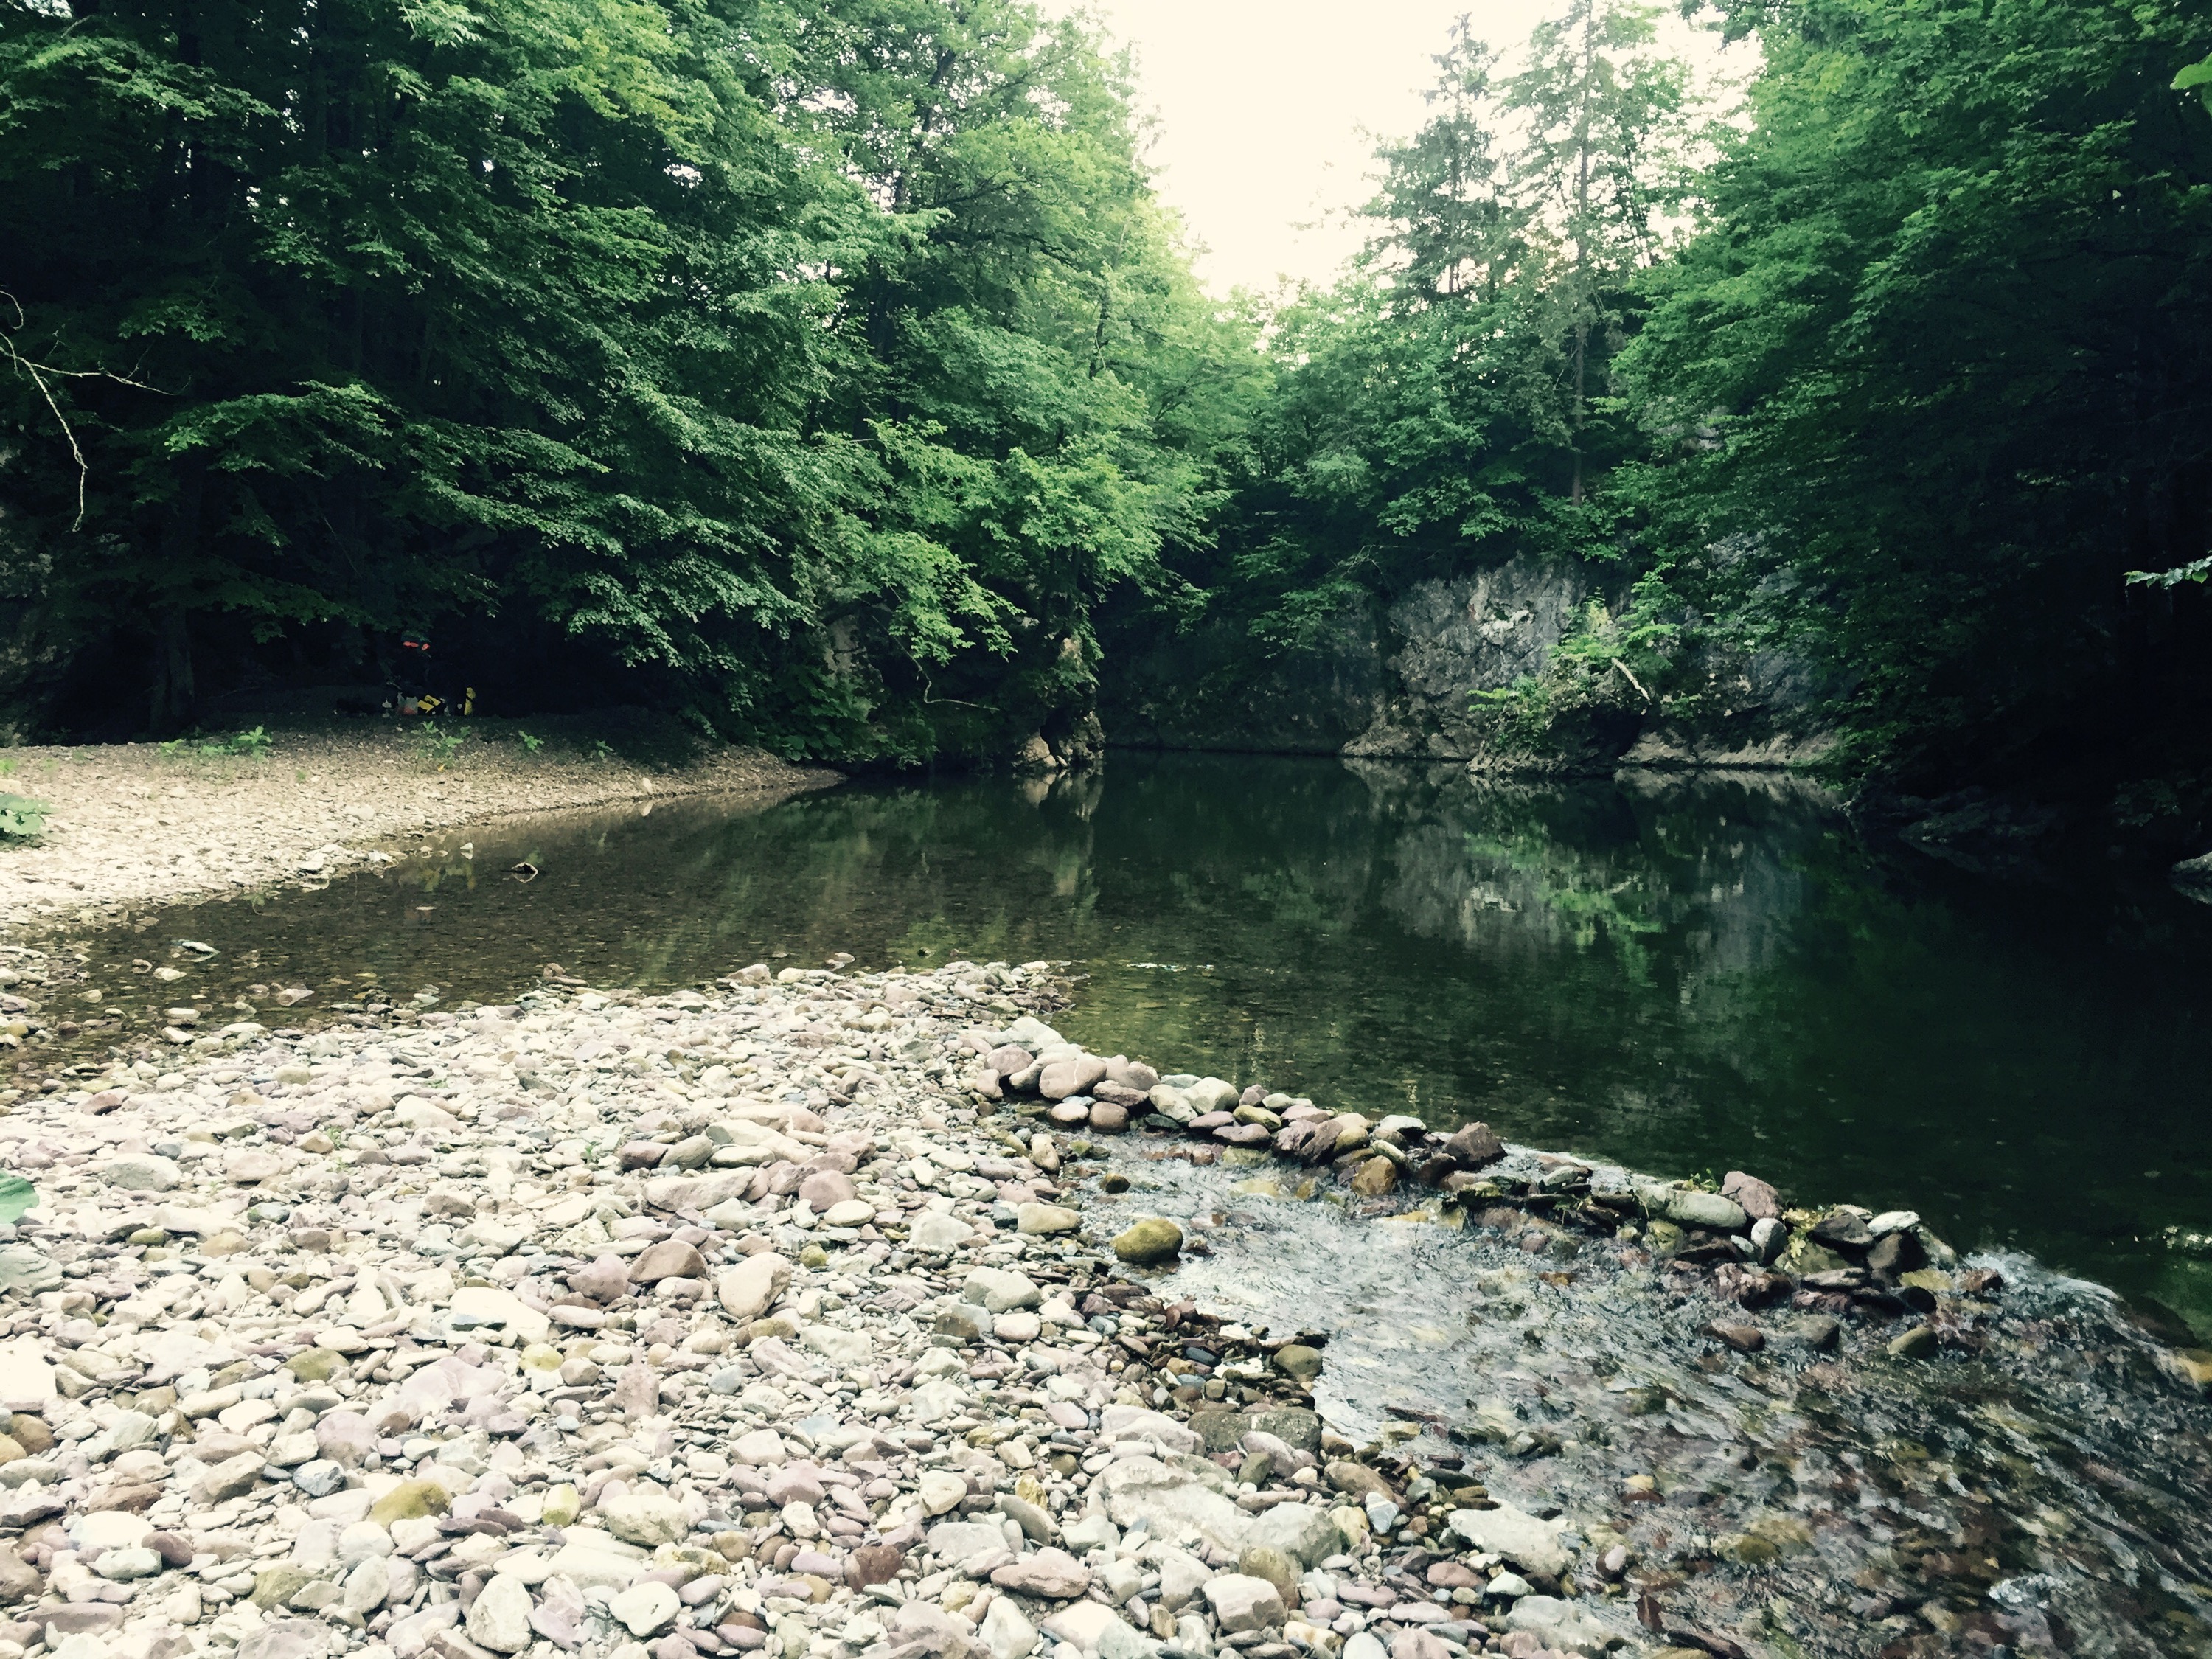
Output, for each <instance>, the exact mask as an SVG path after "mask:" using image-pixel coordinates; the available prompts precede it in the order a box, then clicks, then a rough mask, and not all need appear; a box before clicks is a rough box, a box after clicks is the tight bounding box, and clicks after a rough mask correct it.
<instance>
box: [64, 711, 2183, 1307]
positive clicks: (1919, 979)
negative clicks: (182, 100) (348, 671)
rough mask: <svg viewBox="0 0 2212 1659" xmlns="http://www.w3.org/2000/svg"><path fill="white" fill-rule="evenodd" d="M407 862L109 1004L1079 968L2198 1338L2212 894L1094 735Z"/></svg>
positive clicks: (1129, 994) (1309, 1063) (135, 954)
mask: <svg viewBox="0 0 2212 1659" xmlns="http://www.w3.org/2000/svg"><path fill="white" fill-rule="evenodd" d="M405 845H406V846H408V847H409V848H410V850H411V854H412V855H411V856H410V857H408V858H407V859H405V860H403V861H402V862H401V863H400V864H399V865H398V866H394V867H392V868H387V869H385V870H382V871H380V872H362V873H359V874H356V875H351V876H347V877H343V878H339V879H337V880H335V881H332V882H331V883H330V884H329V885H328V886H327V888H325V889H323V890H315V891H286V892H283V893H278V894H274V895H267V896H258V897H255V898H252V899H238V900H233V901H229V902H210V903H208V904H204V905H202V906H199V907H197V908H193V909H188V910H169V911H161V912H149V913H146V914H145V915H142V916H139V917H137V918H134V919H132V920H131V921H128V922H126V923H125V925H123V926H121V927H118V928H116V929H114V930H112V931H111V932H109V933H106V934H103V935H100V936H96V937H95V938H94V939H92V940H91V945H92V950H93V959H92V962H91V964H90V967H91V969H92V972H93V975H94V984H95V985H96V986H98V987H101V988H102V989H103V990H104V991H105V992H106V994H107V996H108V1000H109V1006H111V1007H113V1006H120V1007H121V1008H122V1009H124V1010H125V1012H127V1013H128V1014H129V1015H130V1016H131V1018H132V1019H133V1021H134V1022H135V1023H137V1024H140V1025H142V1026H143V1024H146V1023H147V1022H148V1021H149V1020H151V1021H153V1023H155V1024H158V1020H157V1019H155V1018H154V1016H155V1014H156V1013H158V1011H159V1010H160V1009H161V1007H162V1006H166V1005H169V1004H173V1003H175V1002H177V1001H179V1000H182V998H184V997H185V996H187V995H188V996H190V997H191V999H193V1000H196V1001H197V1003H198V1005H199V1006H201V1007H202V1008H203V1009H204V1010H206V1011H208V1018H210V1020H212V1019H214V1018H216V1016H217V1015H219V1014H220V1013H221V1012H222V1009H223V1008H224V1007H225V1006H226V1005H228V1004H229V1003H231V1002H232V1001H234V1000H236V999H238V998H240V996H242V995H246V994H249V993H252V989H253V987H255V986H256V985H260V986H263V987H277V986H282V985H289V984H293V983H300V982H304V983H305V984H307V985H308V986H311V987H313V988H314V991H315V996H314V998H313V1000H311V1001H310V1002H309V1003H307V1005H305V1006H303V1007H302V1008H301V1010H299V1011H298V1012H297V1013H295V1014H291V1015H286V1014H284V1013H283V1011H282V1010H281V1009H277V1008H276V1007H275V1006H274V1005H273V1004H271V1003H270V1000H269V999H268V998H267V997H266V996H265V995H262V994H254V995H252V996H251V997H250V1000H252V1002H253V1003H254V1005H255V1006H258V1007H259V1008H260V1009H261V1011H262V1012H261V1013H260V1015H259V1016H258V1017H259V1018H263V1019H264V1021H266V1022H268V1023H270V1024H276V1023H279V1022H280V1021H281V1020H283V1019H285V1018H293V1019H300V1020H303V1021H310V1020H312V1018H315V1017H318V1015H317V1011H323V1010H328V1009H330V1008H331V1007H332V1006H334V1005H337V1004H339V1003H342V1002H344V1001H347V1000H355V1001H359V1000H363V999H373V998H374V997H375V996H377V995H379V994H382V995H389V996H397V997H398V998H399V999H402V1000H404V999H406V998H408V997H410V996H412V995H413V994H415V993H416V992H417V991H419V990H421V989H422V987H435V988H436V990H437V992H438V994H439V995H440V996H441V998H442V999H443V1000H444V1001H445V1004H446V1006H452V1005H453V1004H454V1003H456V1002H459V1001H460V1000H465V999H469V998H474V999H477V1000H499V999H501V998H505V997H508V996H512V995H513V994H514V993H515V992H516V991H517V990H519V989H520V988H521V987H524V986H525V985H526V984H529V983H532V982H534V981H537V980H538V977H539V975H540V974H541V972H542V971H543V969H544V967H545V965H546V964H547V963H559V964H560V965H561V966H562V968H564V969H566V970H567V971H568V973H569V974H571V975H576V976H578V977H580V978H582V979H586V980H588V981H593V982H598V983H630V984H635V985H639V986H643V987H652V986H666V985H674V984H680V983H684V982H690V981H699V980H702V979H706V978H709V977H712V976H714V975H719V974H722V973H726V972H728V971H730V970H731V969H732V968H734V967H738V966H741V965H743V964H744V963H748V962H751V961H755V960H758V959H762V958H763V957H770V956H771V954H772V953H775V952H785V953H787V955H786V956H784V957H781V958H779V959H778V960H779V961H780V962H781V963H799V964H805V965H810V966H811V965H815V964H817V963H820V962H821V961H823V959H824V958H826V957H828V956H829V955H830V953H832V952H833V951H848V952H850V953H852V954H853V956H854V957H856V958H857V959H858V961H859V963H860V964H861V965H864V966H872V967H882V966H886V965H889V964H890V963H894V962H905V963H911V964H921V963H941V962H944V961H945V960H947V959H949V958H951V957H973V958H975V959H976V960H978V961H983V960H989V959H994V958H997V959H1005V960H1008V961H1012V962H1020V961H1024V960H1029V959H1033V958H1037V957H1047V958H1055V959H1056V958H1068V959H1071V960H1073V962H1075V963H1076V964H1077V969H1076V971H1078V972H1079V973H1080V974H1082V975H1086V976H1087V977H1085V979H1084V981H1083V982H1082V984H1081V987H1080V991H1079V998H1078V1000H1077V1003H1076V1005H1075V1006H1074V1007H1073V1008H1072V1009H1070V1010H1069V1011H1067V1012H1066V1014H1065V1015H1064V1016H1063V1017H1060V1019H1059V1023H1060V1025H1061V1026H1062V1027H1063V1029H1065V1030H1067V1031H1068V1032H1069V1034H1070V1035H1071V1036H1075V1037H1078V1038H1079V1039H1081V1040H1084V1041H1086V1042H1090V1043H1091V1044H1092V1045H1093V1046H1094V1047H1097V1048H1099V1049H1101V1050H1102V1051H1103V1052H1109V1053H1111V1052H1127V1054H1131V1055H1132V1056H1137V1057H1142V1058H1146V1059H1149V1060H1153V1061H1154V1062H1155V1063H1156V1064H1158V1066H1160V1069H1162V1070H1163V1071H1193V1072H1200V1073H1207V1072H1211V1073H1218V1074H1219V1075H1221V1076H1224V1077H1228V1078H1233V1079H1237V1081H1238V1082H1240V1083H1243V1082H1249V1081H1254V1080H1258V1081H1263V1082H1266V1083H1267V1084H1268V1085H1271V1086H1273V1087H1280V1088H1284V1089H1286V1090H1289V1091H1292V1092H1296V1093H1301V1094H1305V1095H1309V1096H1311V1097H1313V1098H1314V1099H1316V1101H1318V1102H1320V1103H1322V1104H1325V1105H1328V1106H1330V1107H1334V1108H1342V1109H1359V1110H1364V1111H1369V1112H1382V1111H1393V1110H1397V1111H1410V1112H1413V1113H1417V1114H1419V1115H1422V1116H1424V1117H1425V1118H1426V1119H1428V1120H1429V1121H1431V1123H1432V1124H1444V1125H1449V1124H1450V1123H1452V1122H1455V1121H1460V1120H1463V1119H1467V1118H1473V1117H1480V1118H1483V1119H1486V1120H1487V1121H1489V1122H1490V1123H1491V1124H1492V1125H1493V1126H1494V1127H1496V1128H1498V1131H1499V1132H1500V1133H1503V1134H1504V1135H1505V1136H1507V1137H1508V1138H1509V1139H1513V1140H1516V1141H1520V1142H1523V1143H1528V1144H1534V1145H1539V1146H1553V1147H1559V1148H1562V1149H1571V1150H1574V1151H1577V1152H1583V1153H1585V1154H1589V1155H1592V1156H1597V1157H1602V1158H1611V1159H1617V1160H1619V1161H1620V1162H1622V1163H1625V1164H1631V1165H1634V1166H1636V1167H1638V1168H1641V1169H1644V1170H1651V1171H1653V1172H1656V1173H1659V1174H1662V1175H1677V1176H1686V1175H1693V1174H1696V1173H1698V1172H1700V1171H1707V1170H1710V1171H1711V1172H1713V1173H1715V1174H1718V1173H1720V1172H1722V1171H1723V1170H1728V1169H1730V1168H1741V1169H1746V1170H1750V1171H1752V1172H1753V1173H1754V1174H1757V1175H1759V1176H1763V1177H1765V1179H1767V1180H1769V1181H1771V1182H1774V1183H1775V1184H1776V1185H1778V1187H1780V1188H1782V1189H1783V1191H1784V1195H1785V1197H1791V1198H1795V1199H1797V1200H1804V1201H1816V1200H1832V1199H1849V1200H1854V1201H1857V1202H1860V1203H1864V1204H1868V1205H1870V1206H1874V1207H1875V1208H1876V1209H1884V1208H1891V1207H1908V1208H1912V1209H1916V1210H1917V1211H1919V1212H1921V1214H1922V1215H1923V1217H1924V1218H1926V1219H1927V1220H1928V1222H1929V1224H1930V1225H1933V1226H1934V1227H1935V1228H1936V1230H1937V1231H1939V1232H1941V1233H1942V1234H1944V1235H1945V1236H1946V1237H1948V1238H1950V1239H1951V1240H1952V1241H1953V1242H1954V1243H1955V1244H1957V1245H1958V1246H1959V1247H1960V1248H1961V1249H2014V1250H2024V1251H2029V1252H2033V1254H2034V1255H2036V1256H2038V1257H2039V1258H2040V1259H2041V1260H2043V1261H2045V1262H2048V1263H2050V1264H2051V1265H2053V1266H2054V1267H2058V1268H2061V1269H2063V1270H2065V1271H2067V1272H2070V1273H2078V1274H2081V1275H2084V1276H2087V1277H2089V1278H2093V1279H2099V1280H2100V1281H2103V1282H2105V1283H2107V1284H2110V1285H2115V1286H2117V1287H2118V1288H2119V1289H2120V1290H2122V1291H2124V1292H2126V1293H2127V1294H2129V1295H2130V1297H2134V1298H2136V1299H2137V1300H2138V1301H2139V1302H2140V1303H2142V1304H2146V1305H2148V1304H2150V1303H2153V1302H2155V1303H2157V1304H2164V1305H2165V1306H2166V1307H2167V1308H2170V1309H2172V1310H2179V1313H2180V1314H2181V1315H2183V1316H2185V1317H2187V1318H2189V1319H2191V1320H2192V1321H2194V1322H2196V1323H2197V1325H2198V1326H2199V1328H2201V1329H2203V1330H2205V1331H2207V1332H2212V1256H2208V1255H2203V1254H2200V1251H2212V1241H2208V1242H2204V1243H2200V1242H2199V1235H2200V1234H2208V1233H2212V1066H2208V1065H2207V1064H2206V1060H2207V1053H2206V1036H2207V1030H2208V1016H2212V907H2204V906H2199V905H2196V904H2193V903H2191V902H2190V901H2188V900H2186V899H2185V898H2182V897H2180V896H2178V895H2175V894H2173V893H2172V892H2170V891H2169V890H2166V888H2165V887H2163V886H2162V885H2160V884H2145V885H2143V886H2142V887H2141V888H2139V889H2131V888H2130V887H2128V886H2126V885H2124V884H2118V883H2117V882H2106V881H2100V882H2096V883H2077V884H2073V885H2069V886H2046V887H2026V888H2023V887H2002V886H1996V885H1992V884H1988V883H1985V882H1983V881H1980V880H1978V879H1977V878H1972V877H1970V876H1967V875H1966V874H1963V873H1961V872H1954V871H1950V870H1948V869H1947V868H1945V867H1944V866H1940V865H1937V864H1936V863H1934V862H1932V861H1930V860H1926V859H1923V858H1920V857H1919V856H1917V855H1916V854H1891V855H1889V856H1887V857H1884V856H1876V855H1875V854H1869V852H1867V851H1866V850H1864V849H1863V848H1861V847H1860V846H1859V845H1858V844H1857V842H1856V840H1855V838H1854V837H1853V836H1852V835H1851V833H1850V830H1849V829H1848V827H1847V826H1846V825H1845V824H1844V822H1843V821H1842V820H1841V818H1840V817H1838V815H1837V813H1836V812H1835V811H1834V808H1833V805H1832V802H1830V801H1829V800H1828V799H1826V797H1824V796H1823V795H1821V794H1820V793H1819V792H1817V791H1814V790H1813V789H1811V788H1809V787H1804V786H1801V785H1798V784H1796V783H1793V782H1790V781H1776V780H1761V779H1741V778H1740V779H1730V780H1716V779H1702V780H1699V779H1685V780H1650V781H1608V782H1597V783H1589V784H1573V785H1545V786H1540V787H1539V786H1529V785H1523V784H1514V783H1498V782H1487V783H1486V782H1478V781H1473V780H1470V779H1468V777H1467V776H1465V775H1464V774H1463V773H1462V772H1461V771H1460V769H1457V768H1433V769H1431V768H1409V767H1404V766H1396V765H1383V764H1371V763H1352V762H1342V761H1337V760H1331V759H1283V758H1261V757H1225V756H1206V757H1192V756H1164V757H1151V756H1139V755H1116V756H1115V757H1113V758H1112V759H1111V761H1110V763H1109V764H1108V765H1107V766H1106V767H1104V768H1103V769H1101V770H1100V771H1098V772H1096V773H1093V774H1090V775H1085V776H1081V777H1077V778H1070V779H1062V780H1059V781H1054V782H1051V783H1044V782H1027V783H1024V782H1021V781H1012V780H1008V779H1005V778H981V779H977V778H961V779H954V780H949V781H933V782H930V783H927V784H915V783H910V782H909V783H898V782H860V783H854V784H851V785H848V786H846V787H840V788H837V789H834V790H829V791H825V792H823V793H818V794H813V795H807V796H803V797H800V798H798V799H793V800H789V801H786V802H784V803H781V804H780V805H774V806H770V807H767V808H764V809H762V808H752V809H734V810H733V809H732V808H731V807H729V806H728V805H726V804H724V803H720V802H718V801H715V800H713V799H693V800H685V801H678V802H675V803H671V804H665V805H660V806H659V807H657V808H654V809H653V810H652V811H649V812H646V813H641V812H639V811H637V810H636V809H634V808H631V809H623V810H622V811H611V812H599V813H592V814H582V815H567V816H562V817H545V818H542V819H530V820H522V819H518V820H513V821H509V822H507V823H503V824H499V825H495V826H493V827H491V828H489V829H479V830H477V831H476V832H474V833H473V838H471V836H469V835H465V834H461V833H457V832H441V833H438V834H435V835H433V836H429V837H428V838H426V839H423V840H420V841H416V842H410V843H405ZM521 862H527V863H528V864H530V865H532V866H534V867H535V870H536V874H535V875H534V876H527V875H526V874H523V873H515V872H510V869H509V866H513V865H515V864H518V863H521ZM180 939H195V940H197V941H200V942H201V943H203V944H205V945H212V946H214V947H215V949H216V955H214V956H212V957H204V958H203V957H202V956H201V954H200V953H199V952H197V951H185V950H181V949H179V947H178V945H177V941H179V940H180ZM134 959H135V960H136V961H138V962H154V961H161V962H169V961H173V962H174V963H176V965H178V966H179V967H181V968H183V969H185V972H186V975H187V977H186V978H185V979H184V980H181V981H176V982H174V983H173V984H170V985H167V986H159V987H157V986H155V985H153V984H152V983H151V982H150V981H149V978H148V976H147V975H146V974H145V973H144V971H143V969H138V968H135V967H134V966H133V965H132V964H133V962H134ZM233 1017H237V1016H233ZM320 1017H327V1015H323V1016H320Z"/></svg>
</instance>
